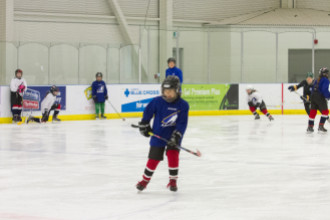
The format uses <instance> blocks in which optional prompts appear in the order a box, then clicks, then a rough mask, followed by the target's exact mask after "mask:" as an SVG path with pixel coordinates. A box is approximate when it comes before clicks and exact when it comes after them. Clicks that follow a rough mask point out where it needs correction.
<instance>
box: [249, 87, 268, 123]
mask: <svg viewBox="0 0 330 220" xmlns="http://www.w3.org/2000/svg"><path fill="white" fill-rule="evenodd" d="M246 93H247V94H248V96H247V102H248V105H249V107H250V111H251V112H252V113H253V115H254V118H255V119H256V120H258V119H260V116H259V114H258V113H257V111H256V110H257V109H258V108H260V110H261V112H262V113H264V115H266V116H267V117H268V119H269V121H272V120H274V118H273V117H272V116H271V115H270V114H269V112H268V111H267V108H266V104H265V102H264V101H263V99H262V97H261V95H260V93H259V92H257V91H256V90H255V89H254V88H253V86H251V85H248V86H247V87H246Z"/></svg>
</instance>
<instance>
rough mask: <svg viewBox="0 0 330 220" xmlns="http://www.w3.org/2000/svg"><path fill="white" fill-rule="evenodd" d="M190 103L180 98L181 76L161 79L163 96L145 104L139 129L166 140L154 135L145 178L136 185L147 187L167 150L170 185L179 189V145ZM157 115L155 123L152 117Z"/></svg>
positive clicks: (145, 134) (147, 135)
mask: <svg viewBox="0 0 330 220" xmlns="http://www.w3.org/2000/svg"><path fill="white" fill-rule="evenodd" d="M188 111H189V105H188V103H187V102H186V101H185V100H183V99H182V98H181V87H180V81H179V78H178V77H176V76H168V77H167V78H166V79H165V80H164V82H163V83H162V96H159V97H156V98H154V99H153V100H152V101H151V102H150V103H149V104H148V106H147V107H146V109H145V110H144V113H143V118H142V120H141V122H140V123H139V128H140V133H141V134H142V135H143V136H145V137H150V132H153V133H155V134H156V135H159V136H161V137H163V138H165V139H167V140H169V141H168V143H166V142H165V141H164V140H160V139H157V138H156V137H154V136H153V137H151V140H150V150H149V160H148V162H147V165H146V168H145V170H144V174H143V179H142V180H141V181H140V182H138V184H137V185H136V188H137V189H138V190H140V191H142V190H144V189H145V188H146V187H147V185H148V183H149V182H150V180H151V177H152V175H153V173H154V172H155V170H156V168H157V165H158V164H159V162H160V161H162V160H163V156H164V152H165V151H166V156H167V160H168V168H169V174H170V182H169V184H168V185H167V187H168V188H169V189H170V190H171V191H177V189H178V188H177V178H178V172H179V149H178V148H177V146H178V145H181V141H182V138H183V135H184V133H185V131H186V128H187V124H188ZM152 118H154V122H153V127H152V128H151V126H150V120H151V119H152Z"/></svg>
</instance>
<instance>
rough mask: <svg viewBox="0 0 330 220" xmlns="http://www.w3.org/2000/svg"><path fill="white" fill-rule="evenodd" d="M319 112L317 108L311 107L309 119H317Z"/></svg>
mask: <svg viewBox="0 0 330 220" xmlns="http://www.w3.org/2000/svg"><path fill="white" fill-rule="evenodd" d="M316 114H317V111H316V109H311V111H310V113H309V119H315V117H316Z"/></svg>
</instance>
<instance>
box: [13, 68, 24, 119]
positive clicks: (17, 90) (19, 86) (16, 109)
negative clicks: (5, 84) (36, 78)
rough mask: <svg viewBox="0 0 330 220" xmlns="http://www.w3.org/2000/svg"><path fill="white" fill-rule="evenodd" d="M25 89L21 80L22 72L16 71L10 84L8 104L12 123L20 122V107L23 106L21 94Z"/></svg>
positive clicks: (22, 79)
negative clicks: (9, 103)
mask: <svg viewBox="0 0 330 220" xmlns="http://www.w3.org/2000/svg"><path fill="white" fill-rule="evenodd" d="M26 89H27V84H26V81H25V79H24V78H23V71H22V70H21V69H17V70H16V71H15V78H13V79H12V80H11V82H10V102H11V112H12V114H13V122H20V121H22V117H21V113H22V105H23V94H24V92H25V91H26Z"/></svg>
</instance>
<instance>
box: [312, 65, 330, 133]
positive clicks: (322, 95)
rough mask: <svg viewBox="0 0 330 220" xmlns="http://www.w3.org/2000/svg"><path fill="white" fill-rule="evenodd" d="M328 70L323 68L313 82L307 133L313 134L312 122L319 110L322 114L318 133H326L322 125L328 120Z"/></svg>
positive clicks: (329, 95)
mask: <svg viewBox="0 0 330 220" xmlns="http://www.w3.org/2000/svg"><path fill="white" fill-rule="evenodd" d="M328 77H329V70H328V69H327V68H326V67H323V68H321V69H320V71H319V78H318V79H317V80H315V81H314V85H313V90H312V96H311V111H310V114H309V121H308V128H307V132H308V133H312V132H314V120H315V117H316V114H317V110H319V111H320V112H321V114H322V116H321V119H320V124H319V129H318V130H319V131H321V132H327V130H326V129H325V128H324V123H325V121H326V120H327V119H328V115H329V110H328V102H327V99H330V92H329V79H328Z"/></svg>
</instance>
